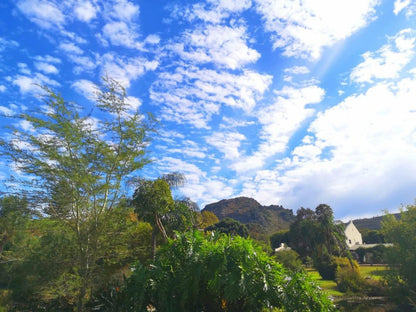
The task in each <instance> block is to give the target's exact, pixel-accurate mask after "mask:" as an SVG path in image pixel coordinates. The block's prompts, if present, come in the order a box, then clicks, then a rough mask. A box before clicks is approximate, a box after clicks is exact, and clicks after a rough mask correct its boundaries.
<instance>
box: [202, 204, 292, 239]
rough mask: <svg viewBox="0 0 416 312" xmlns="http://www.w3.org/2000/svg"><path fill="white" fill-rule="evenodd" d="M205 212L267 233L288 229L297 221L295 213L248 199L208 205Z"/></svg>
mask: <svg viewBox="0 0 416 312" xmlns="http://www.w3.org/2000/svg"><path fill="white" fill-rule="evenodd" d="M203 210H206V211H210V212H212V213H214V214H215V215H216V216H217V217H218V219H220V220H222V219H224V218H226V217H228V218H233V219H234V220H237V221H240V222H241V223H245V224H249V225H251V226H255V225H259V226H260V227H261V229H262V230H263V231H264V232H265V233H269V234H270V233H273V232H276V231H278V230H282V229H288V228H289V226H290V224H291V223H292V222H293V221H294V220H295V217H294V216H293V211H292V210H290V209H285V208H283V207H282V206H279V205H271V206H262V205H260V204H259V203H258V202H257V201H256V200H254V199H252V198H248V197H237V198H233V199H224V200H221V201H219V202H217V203H213V204H209V205H206V206H205V208H204V209H203Z"/></svg>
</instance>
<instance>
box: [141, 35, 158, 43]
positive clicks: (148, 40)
mask: <svg viewBox="0 0 416 312" xmlns="http://www.w3.org/2000/svg"><path fill="white" fill-rule="evenodd" d="M144 42H145V43H149V44H158V43H159V42H160V37H159V36H158V35H154V34H152V35H148V36H147V37H146V39H145V40H144Z"/></svg>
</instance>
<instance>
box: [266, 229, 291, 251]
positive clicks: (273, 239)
mask: <svg viewBox="0 0 416 312" xmlns="http://www.w3.org/2000/svg"><path fill="white" fill-rule="evenodd" d="M269 240H270V246H271V247H272V249H273V250H274V249H275V248H277V247H280V245H281V244H288V243H289V230H280V231H277V232H276V233H274V234H272V235H270V237H269Z"/></svg>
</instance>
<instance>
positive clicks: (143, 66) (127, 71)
mask: <svg viewBox="0 0 416 312" xmlns="http://www.w3.org/2000/svg"><path fill="white" fill-rule="evenodd" d="M101 62H102V69H101V71H102V75H109V76H110V77H112V78H113V79H116V80H118V81H119V82H120V83H121V84H122V85H123V86H125V87H129V86H130V81H131V80H135V79H137V78H138V77H140V76H142V75H143V74H144V73H146V72H147V71H153V70H155V69H156V68H157V67H158V65H159V62H158V61H156V60H153V61H149V60H148V59H146V58H144V57H140V56H139V57H130V58H128V57H121V56H117V55H115V54H112V53H106V54H104V55H102V56H101Z"/></svg>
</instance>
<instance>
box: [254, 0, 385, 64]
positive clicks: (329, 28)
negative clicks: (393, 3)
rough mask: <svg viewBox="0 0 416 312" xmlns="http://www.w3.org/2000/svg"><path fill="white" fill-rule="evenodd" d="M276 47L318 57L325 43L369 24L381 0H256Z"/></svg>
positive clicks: (329, 44) (287, 51)
mask: <svg viewBox="0 0 416 312" xmlns="http://www.w3.org/2000/svg"><path fill="white" fill-rule="evenodd" d="M255 2H256V3H257V11H258V12H259V13H260V14H261V15H262V17H263V20H264V27H265V29H266V31H268V32H270V33H271V34H272V40H273V45H274V47H275V48H282V49H283V50H284V52H283V54H284V55H286V56H295V57H302V58H310V59H318V58H319V57H320V55H321V52H322V49H323V48H324V47H329V46H331V45H333V44H334V43H336V42H337V41H339V40H343V39H345V38H347V37H349V36H351V34H353V33H354V32H356V31H357V30H359V29H360V28H362V27H364V26H366V25H367V24H368V23H369V22H370V21H371V20H372V19H373V18H374V15H375V7H376V6H377V5H378V4H379V2H380V1H378V0H349V1H348V0H306V1H275V0H255Z"/></svg>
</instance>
